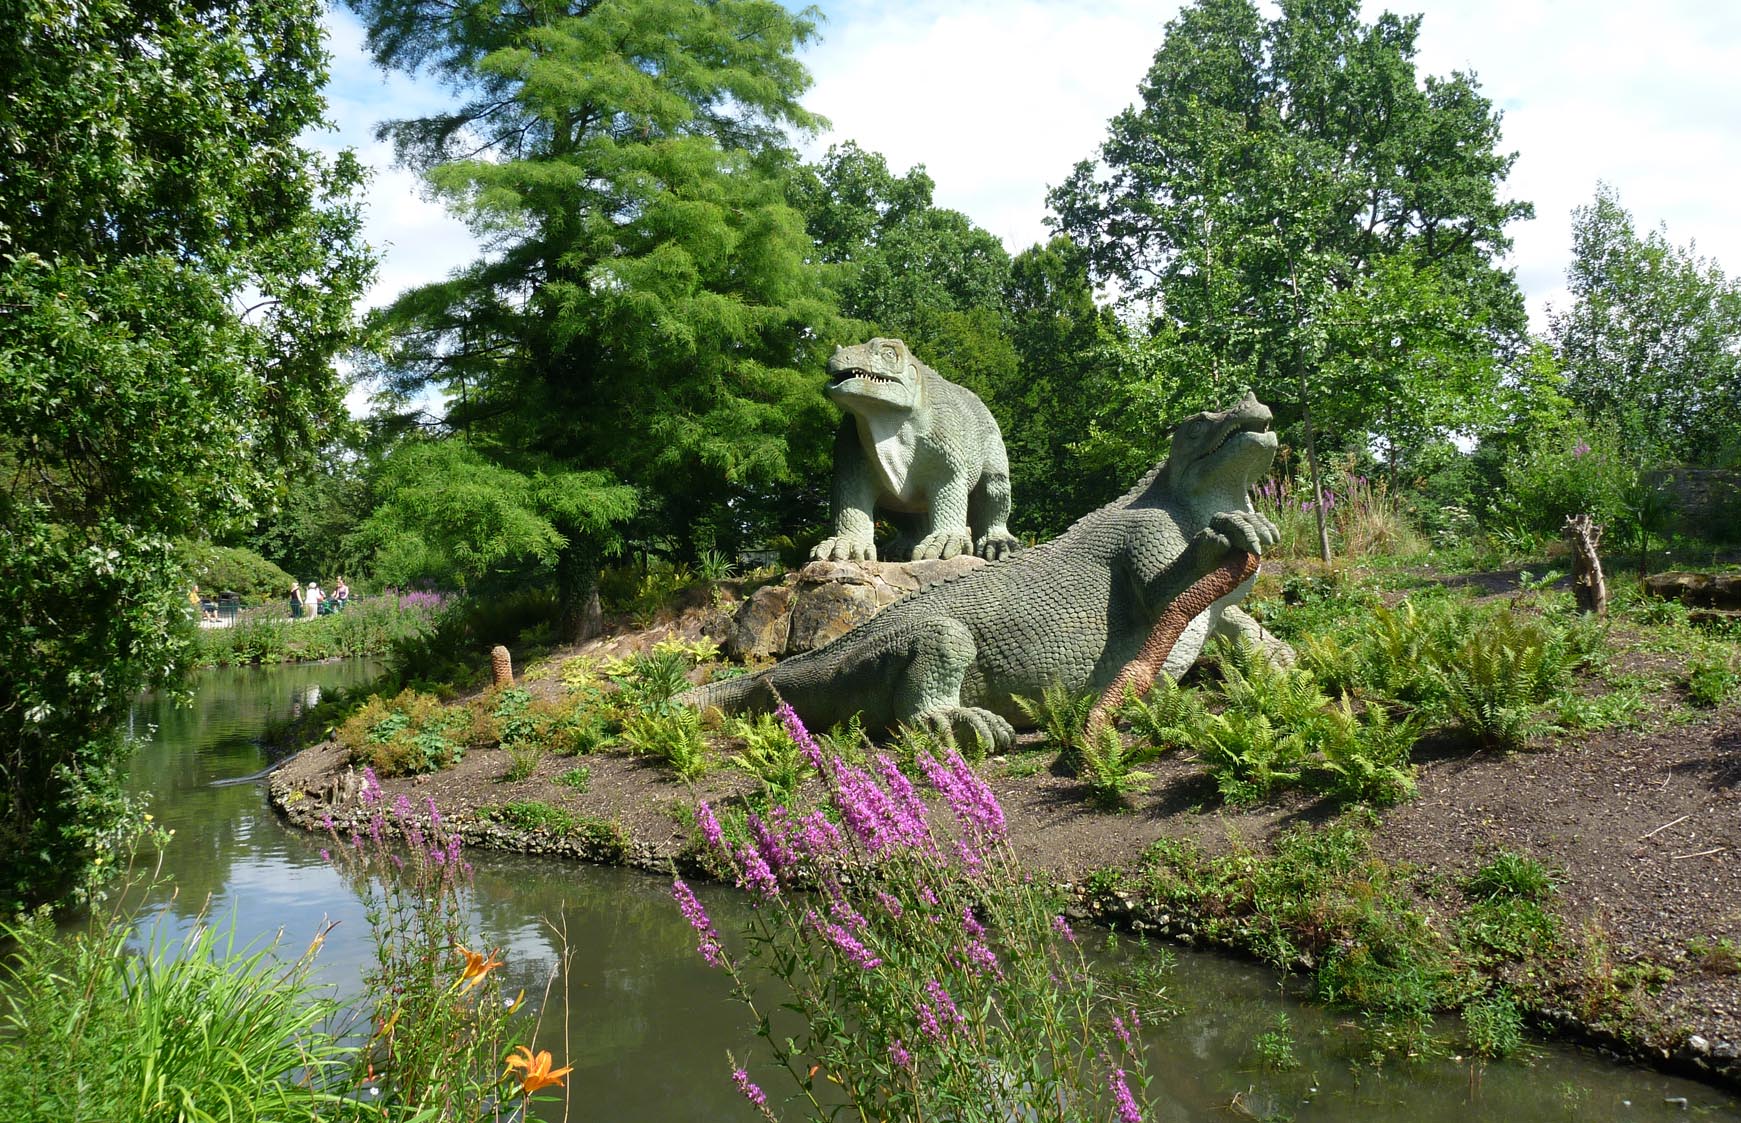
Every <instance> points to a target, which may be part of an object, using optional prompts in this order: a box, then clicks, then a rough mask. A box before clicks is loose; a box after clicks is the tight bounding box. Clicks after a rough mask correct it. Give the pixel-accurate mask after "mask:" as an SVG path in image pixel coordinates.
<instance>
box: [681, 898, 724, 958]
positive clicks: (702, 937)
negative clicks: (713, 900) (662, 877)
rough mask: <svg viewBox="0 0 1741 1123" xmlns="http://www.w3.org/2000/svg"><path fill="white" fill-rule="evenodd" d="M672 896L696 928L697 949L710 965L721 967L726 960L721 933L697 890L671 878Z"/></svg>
mask: <svg viewBox="0 0 1741 1123" xmlns="http://www.w3.org/2000/svg"><path fill="white" fill-rule="evenodd" d="M671 896H672V898H673V899H674V900H675V901H676V902H677V907H678V909H679V910H680V911H681V912H682V913H683V919H685V920H687V921H689V926H690V927H691V928H693V929H695V933H696V935H697V936H698V937H699V939H698V940H697V941H696V944H695V950H696V951H697V952H699V953H700V954H701V958H702V959H704V960H706V961H707V965H708V966H709V967H719V966H722V965H723V964H724V962H725V959H724V951H723V949H722V948H721V947H720V943H719V933H718V932H717V931H715V930H714V927H713V921H712V920H710V919H709V918H708V915H707V910H706V909H704V908H702V907H701V902H700V901H698V900H696V897H695V890H693V889H691V888H689V886H688V885H687V884H685V883H684V881H683V879H682V878H680V877H678V878H673V879H672V880H671Z"/></svg>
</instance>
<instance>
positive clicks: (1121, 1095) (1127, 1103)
mask: <svg viewBox="0 0 1741 1123" xmlns="http://www.w3.org/2000/svg"><path fill="white" fill-rule="evenodd" d="M1107 1083H1108V1084H1110V1085H1111V1087H1112V1094H1113V1097H1114V1098H1115V1099H1116V1100H1117V1101H1118V1118H1119V1120H1120V1123H1143V1113H1142V1109H1141V1108H1139V1107H1137V1105H1136V1097H1135V1096H1133V1095H1131V1094H1130V1085H1129V1084H1126V1083H1125V1081H1124V1069H1122V1068H1115V1069H1113V1070H1112V1075H1111V1076H1110V1077H1109V1078H1108V1080H1107Z"/></svg>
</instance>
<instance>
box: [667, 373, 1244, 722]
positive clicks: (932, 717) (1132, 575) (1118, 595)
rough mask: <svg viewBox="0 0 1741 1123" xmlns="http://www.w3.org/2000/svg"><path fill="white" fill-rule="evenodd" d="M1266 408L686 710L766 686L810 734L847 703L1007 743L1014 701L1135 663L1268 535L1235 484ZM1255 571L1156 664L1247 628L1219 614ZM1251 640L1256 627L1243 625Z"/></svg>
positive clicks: (1099, 684)
mask: <svg viewBox="0 0 1741 1123" xmlns="http://www.w3.org/2000/svg"><path fill="white" fill-rule="evenodd" d="M1270 420H1271V419H1270V411H1269V410H1268V408H1266V407H1265V406H1263V405H1262V404H1261V403H1259V402H1258V401H1257V399H1256V398H1254V397H1252V396H1250V395H1249V394H1248V395H1247V396H1246V398H1245V400H1244V401H1242V402H1240V403H1239V405H1237V406H1235V407H1234V408H1233V409H1230V410H1227V411H1226V412H1223V413H1200V414H1197V415H1195V416H1193V417H1191V418H1189V419H1187V420H1186V421H1185V422H1183V423H1182V424H1181V425H1180V426H1179V427H1178V428H1177V429H1176V430H1175V432H1174V436H1173V445H1172V450H1171V453H1170V455H1169V456H1168V457H1167V459H1166V460H1165V461H1163V462H1162V463H1161V464H1160V465H1158V466H1157V467H1156V468H1155V469H1154V470H1153V471H1151V472H1150V473H1149V474H1148V475H1147V476H1145V477H1144V478H1143V479H1142V481H1141V482H1139V483H1138V484H1137V485H1136V486H1135V487H1134V488H1132V489H1131V491H1130V492H1129V493H1128V494H1126V495H1125V496H1124V497H1122V498H1120V499H1118V500H1117V501H1115V502H1113V503H1111V504H1109V505H1107V506H1105V507H1102V508H1101V509H1100V510H1098V511H1095V512H1093V513H1092V514H1089V515H1087V516H1085V517H1083V518H1082V519H1080V520H1079V521H1078V522H1077V523H1076V524H1075V525H1074V526H1072V527H1071V528H1070V529H1069V530H1067V531H1065V532H1064V533H1063V534H1062V535H1060V536H1059V537H1057V538H1055V539H1053V540H1052V541H1050V542H1047V543H1045V544H1043V545H1040V546H1036V547H1034V548H1033V549H1031V550H1026V551H1023V552H1022V553H1019V554H1016V555H1014V556H1013V557H1011V558H1009V559H1007V560H1005V561H1003V562H1000V563H998V564H996V565H988V566H983V567H981V568H979V569H975V570H972V571H970V572H968V573H965V574H963V575H961V576H959V577H956V578H954V579H952V580H949V581H945V582H942V583H940V584H936V585H931V586H927V587H926V588H923V589H920V590H919V591H918V592H915V593H912V594H909V595H908V596H906V597H903V598H901V599H900V600H898V601H896V602H895V603H894V604H892V605H890V606H889V607H888V608H886V609H884V610H883V611H882V612H880V613H878V614H877V615H876V616H875V617H873V618H872V619H870V620H869V621H867V622H866V623H864V624H861V625H859V626H858V627H857V628H854V629H853V630H852V631H850V632H847V633H846V634H845V635H843V636H841V637H840V638H839V639H837V640H835V641H834V642H833V643H830V644H828V645H827V646H825V647H821V648H818V649H817V650H815V651H810V652H806V653H804V654H802V655H798V656H795V657H793V658H791V659H787V660H785V661H784V662H782V663H780V664H779V665H778V666H775V667H773V668H771V669H769V670H766V671H763V672H761V673H759V674H756V675H751V676H746V677H744V678H739V679H729V680H727V681H724V682H719V683H710V684H708V685H706V686H702V687H697V688H696V689H694V690H692V691H689V692H688V693H687V694H686V695H684V699H685V701H687V702H689V703H690V704H692V705H696V706H701V707H708V706H719V707H721V708H724V709H726V710H730V711H736V712H743V711H754V710H765V709H768V708H771V707H772V706H773V705H774V697H775V694H776V692H777V693H778V695H779V696H780V697H782V698H784V699H785V700H786V701H788V702H790V703H791V704H792V707H793V708H794V709H796V710H797V711H798V714H799V716H801V717H802V718H803V719H804V721H805V723H806V724H807V725H809V726H810V727H811V728H813V729H826V728H827V727H829V726H831V725H834V724H835V723H837V722H840V721H844V720H846V719H847V718H849V717H851V716H852V715H853V714H854V713H862V714H863V716H864V721H865V725H866V726H867V728H869V729H872V730H879V731H884V730H888V729H891V728H893V727H894V726H896V725H898V724H900V723H903V722H906V723H911V724H915V725H918V726H920V727H927V728H931V729H934V730H937V731H943V730H948V731H949V732H951V733H965V732H968V731H971V732H972V733H973V734H975V735H977V736H978V737H979V738H980V739H981V740H982V741H983V742H984V743H986V744H988V745H991V746H993V747H997V748H1004V747H1008V745H1009V744H1010V743H1011V742H1012V741H1013V739H1014V737H1015V730H1014V727H1013V726H1012V724H1011V722H1012V721H1014V720H1019V719H1020V717H1021V711H1020V709H1019V708H1018V707H1017V706H1016V704H1015V701H1014V697H1015V696H1016V695H1024V696H1027V697H1038V696H1039V695H1040V693H1041V692H1042V691H1044V690H1045V689H1046V687H1048V686H1050V685H1052V684H1055V683H1056V684H1061V685H1062V686H1064V687H1065V688H1066V689H1067V690H1069V691H1071V692H1072V693H1080V692H1083V691H1087V690H1095V691H1100V690H1104V689H1105V688H1106V686H1107V685H1108V684H1109V683H1111V682H1112V681H1113V679H1114V677H1115V676H1117V675H1118V673H1119V672H1120V671H1121V670H1122V669H1123V668H1124V667H1125V666H1126V664H1128V663H1130V662H1131V661H1132V660H1133V659H1135V658H1136V657H1137V656H1138V654H1139V652H1140V650H1141V648H1142V646H1143V644H1144V642H1145V641H1146V640H1147V639H1148V638H1149V635H1150V633H1151V631H1152V630H1153V629H1154V626H1155V624H1156V621H1157V620H1158V618H1159V617H1160V616H1161V614H1162V612H1163V611H1165V610H1166V608H1167V607H1168V606H1169V605H1171V604H1172V603H1173V602H1174V601H1175V600H1176V599H1177V598H1178V597H1179V596H1180V595H1181V594H1183V593H1184V592H1185V591H1186V590H1187V589H1189V588H1190V587H1191V586H1192V585H1194V584H1196V583H1197V582H1198V581H1199V579H1201V578H1202V577H1204V576H1205V575H1206V574H1208V573H1209V572H1210V571H1211V570H1214V569H1216V568H1217V567H1218V566H1221V565H1222V564H1223V563H1224V562H1226V561H1227V560H1228V554H1229V552H1230V551H1232V550H1235V549H1238V550H1243V551H1245V552H1246V553H1248V554H1251V555H1253V556H1257V555H1261V554H1262V552H1263V549H1264V547H1266V546H1269V545H1272V544H1273V543H1274V542H1275V541H1276V539H1277V533H1276V528H1275V525H1274V524H1273V523H1271V522H1270V521H1269V520H1268V519H1266V518H1264V517H1263V516H1262V515H1259V514H1257V513H1256V512H1255V511H1253V510H1252V507H1251V502H1250V499H1249V498H1248V495H1247V492H1248V490H1249V489H1250V487H1251V485H1252V484H1253V483H1255V482H1256V481H1257V479H1258V478H1259V477H1260V476H1261V475H1262V474H1263V473H1264V471H1265V470H1267V469H1268V468H1269V465H1270V462H1271V461H1272V460H1273V459H1274V457H1275V448H1276V437H1275V434H1274V433H1273V432H1270V430H1269V425H1270ZM1255 580H1256V575H1255V572H1254V573H1253V574H1252V575H1251V576H1249V577H1247V578H1245V579H1244V580H1243V581H1242V582H1241V583H1240V584H1239V585H1238V587H1237V588H1235V589H1234V590H1233V592H1231V593H1230V594H1228V595H1226V596H1223V597H1220V598H1218V599H1217V600H1215V601H1214V603H1213V604H1211V605H1210V606H1209V607H1208V608H1207V609H1205V610H1203V611H1202V612H1200V613H1199V614H1198V615H1197V616H1196V617H1195V618H1194V619H1193V620H1192V621H1191V623H1190V626H1189V627H1187V628H1186V629H1185V631H1184V634H1183V635H1181V636H1180V637H1179V639H1178V640H1177V642H1176V643H1174V644H1173V645H1172V650H1171V654H1170V655H1169V656H1168V657H1167V659H1166V662H1165V664H1164V666H1163V668H1162V669H1163V670H1165V671H1167V672H1168V673H1170V674H1172V675H1174V676H1175V677H1176V676H1178V675H1181V674H1183V673H1184V671H1185V669H1186V668H1188V667H1189V666H1190V665H1191V664H1192V663H1193V662H1195V661H1196V658H1197V655H1198V653H1199V652H1201V651H1202V649H1203V644H1204V642H1205V641H1206V640H1207V639H1208V637H1209V635H1210V633H1211V631H1214V630H1224V631H1226V630H1232V631H1246V630H1250V631H1253V632H1255V630H1256V625H1255V624H1254V623H1253V622H1252V621H1251V619H1250V617H1247V616H1245V615H1244V614H1243V613H1236V614H1231V615H1230V614H1228V613H1227V612H1226V610H1227V609H1228V608H1229V607H1231V606H1232V605H1233V604H1234V603H1235V602H1237V601H1238V600H1239V599H1241V598H1242V597H1244V596H1245V594H1246V593H1247V592H1248V591H1249V590H1250V588H1251V585H1252V583H1253V581H1255ZM1254 638H1256V637H1255V636H1254Z"/></svg>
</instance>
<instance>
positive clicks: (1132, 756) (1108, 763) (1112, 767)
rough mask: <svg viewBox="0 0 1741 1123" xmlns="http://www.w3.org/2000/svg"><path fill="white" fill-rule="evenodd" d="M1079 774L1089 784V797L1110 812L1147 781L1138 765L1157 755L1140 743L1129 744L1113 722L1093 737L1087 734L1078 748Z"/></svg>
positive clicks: (1122, 803)
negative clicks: (1138, 769) (1139, 770)
mask: <svg viewBox="0 0 1741 1123" xmlns="http://www.w3.org/2000/svg"><path fill="white" fill-rule="evenodd" d="M1078 752H1079V764H1080V766H1079V767H1078V769H1077V775H1078V776H1079V777H1081V779H1082V781H1083V782H1084V783H1085V784H1087V785H1088V798H1089V799H1090V800H1092V801H1093V803H1094V804H1095V805H1096V806H1098V807H1101V808H1104V809H1106V810H1109V811H1113V810H1117V809H1119V808H1122V807H1125V806H1126V798H1125V797H1126V796H1128V795H1129V794H1130V793H1131V792H1134V791H1137V790H1138V789H1140V788H1141V787H1142V785H1143V784H1145V783H1147V782H1148V781H1149V779H1150V776H1149V774H1148V773H1147V772H1138V771H1137V770H1136V766H1137V765H1138V764H1140V763H1142V762H1143V761H1145V760H1150V759H1152V758H1153V757H1154V755H1155V750H1154V749H1153V748H1152V747H1151V746H1149V745H1146V744H1143V743H1141V742H1139V743H1137V744H1135V745H1130V746H1127V745H1126V744H1125V743H1124V738H1122V737H1120V736H1119V734H1118V730H1117V729H1115V728H1114V727H1113V726H1112V725H1110V724H1107V725H1102V726H1101V727H1100V728H1099V729H1098V730H1097V731H1096V733H1095V735H1094V736H1092V737H1088V736H1084V737H1083V738H1082V740H1081V748H1080V749H1079V751H1078Z"/></svg>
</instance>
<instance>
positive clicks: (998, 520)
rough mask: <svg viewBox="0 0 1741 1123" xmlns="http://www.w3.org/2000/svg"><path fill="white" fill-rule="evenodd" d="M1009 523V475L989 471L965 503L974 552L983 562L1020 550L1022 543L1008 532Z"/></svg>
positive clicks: (995, 559)
mask: <svg viewBox="0 0 1741 1123" xmlns="http://www.w3.org/2000/svg"><path fill="white" fill-rule="evenodd" d="M1009 521H1010V476H1009V472H1008V470H1007V469H1006V470H1002V471H995V470H991V469H988V470H987V471H986V474H985V475H983V476H981V477H980V481H979V487H977V488H975V489H974V492H973V495H972V497H971V501H970V502H969V504H968V525H969V526H970V527H972V529H973V539H974V540H973V548H974V552H975V553H977V554H978V555H979V556H980V557H982V558H984V559H985V560H986V561H997V560H999V559H1000V558H1006V557H1008V556H1009V555H1011V554H1013V553H1015V552H1016V551H1017V550H1019V549H1021V545H1022V544H1021V542H1019V541H1018V540H1017V539H1016V536H1015V535H1013V534H1011V533H1010V528H1009Z"/></svg>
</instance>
